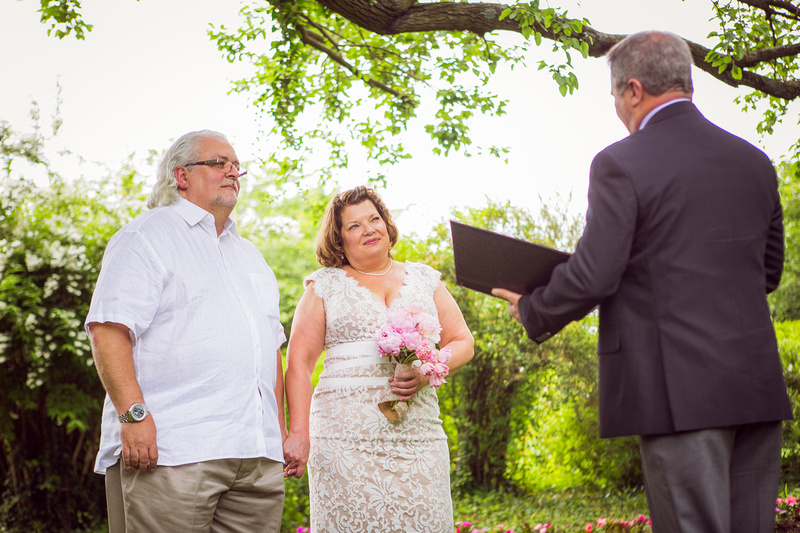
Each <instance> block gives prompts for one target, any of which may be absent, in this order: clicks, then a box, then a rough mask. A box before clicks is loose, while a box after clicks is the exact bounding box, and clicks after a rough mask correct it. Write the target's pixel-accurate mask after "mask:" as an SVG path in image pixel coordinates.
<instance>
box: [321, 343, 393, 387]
mask: <svg viewBox="0 0 800 533" xmlns="http://www.w3.org/2000/svg"><path fill="white" fill-rule="evenodd" d="M351 354H358V355H362V356H363V357H358V358H356V359H348V360H346V361H338V362H335V363H331V364H330V365H328V364H326V365H325V370H324V371H323V372H322V374H320V376H319V383H318V384H317V386H318V387H319V386H322V385H324V386H329V387H369V386H380V385H386V386H388V385H389V381H388V377H386V376H377V377H375V376H365V377H358V376H353V377H344V378H332V377H329V376H330V373H331V372H335V371H337V370H343V369H345V368H356V367H360V366H362V367H363V366H371V365H390V364H392V363H391V361H389V359H388V358H387V357H382V356H381V355H380V354H379V353H378V345H377V344H376V343H375V341H358V342H348V343H345V344H339V345H337V346H334V347H333V348H330V349H329V350H328V352H327V355H326V357H329V356H345V355H351Z"/></svg>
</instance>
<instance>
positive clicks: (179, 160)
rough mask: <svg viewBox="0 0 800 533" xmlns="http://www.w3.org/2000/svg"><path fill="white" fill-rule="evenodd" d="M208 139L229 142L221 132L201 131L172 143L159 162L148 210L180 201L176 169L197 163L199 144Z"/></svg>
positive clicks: (148, 198)
mask: <svg viewBox="0 0 800 533" xmlns="http://www.w3.org/2000/svg"><path fill="white" fill-rule="evenodd" d="M207 137H215V138H217V139H221V140H223V141H225V142H228V138H227V137H225V136H224V135H223V134H221V133H219V132H216V131H212V130H200V131H192V132H189V133H187V134H185V135H183V136H182V137H181V138H180V139H178V140H177V141H175V142H174V143H172V146H170V147H169V149H168V150H167V151H166V153H165V154H164V156H163V157H162V158H161V160H160V161H159V162H158V168H157V170H156V183H155V185H153V190H151V191H150V195H149V196H148V197H147V208H148V209H153V208H156V207H162V206H166V205H172V204H174V203H175V202H177V201H178V200H179V199H180V195H179V194H178V181H177V180H176V179H175V169H176V168H177V167H180V166H183V165H186V164H187V163H193V162H194V161H196V160H197V158H198V157H199V155H200V154H199V152H198V151H197V142H198V141H199V140H200V139H205V138H207Z"/></svg>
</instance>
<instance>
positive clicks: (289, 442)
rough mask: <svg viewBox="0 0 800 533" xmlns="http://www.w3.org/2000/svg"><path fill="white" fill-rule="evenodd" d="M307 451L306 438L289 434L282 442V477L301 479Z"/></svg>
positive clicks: (308, 444)
mask: <svg viewBox="0 0 800 533" xmlns="http://www.w3.org/2000/svg"><path fill="white" fill-rule="evenodd" d="M309 449H310V442H309V439H308V437H299V436H297V435H292V434H289V436H288V437H287V438H286V440H285V441H283V461H284V463H283V477H291V476H294V477H297V478H301V477H303V474H304V473H305V471H306V463H308V452H309Z"/></svg>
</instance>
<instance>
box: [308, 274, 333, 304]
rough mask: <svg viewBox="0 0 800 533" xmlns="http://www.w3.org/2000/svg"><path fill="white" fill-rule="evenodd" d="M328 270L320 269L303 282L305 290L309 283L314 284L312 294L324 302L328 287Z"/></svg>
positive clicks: (329, 278) (329, 277)
mask: <svg viewBox="0 0 800 533" xmlns="http://www.w3.org/2000/svg"><path fill="white" fill-rule="evenodd" d="M329 270H330V269H328V268H320V269H319V270H317V271H316V272H314V273H313V274H311V275H310V276H308V277H307V278H306V279H304V280H303V288H304V289H307V288H308V286H309V285H310V284H311V283H314V294H316V295H317V296H318V297H319V298H320V299H322V300H324V299H325V294H327V292H328V287H329V286H330V280H331V276H330V272H329Z"/></svg>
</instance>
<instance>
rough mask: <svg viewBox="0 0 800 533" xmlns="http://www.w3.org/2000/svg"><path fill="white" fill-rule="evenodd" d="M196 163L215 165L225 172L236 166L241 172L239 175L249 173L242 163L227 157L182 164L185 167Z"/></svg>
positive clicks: (208, 165)
mask: <svg viewBox="0 0 800 533" xmlns="http://www.w3.org/2000/svg"><path fill="white" fill-rule="evenodd" d="M195 165H203V166H206V167H214V168H218V169H220V170H222V171H224V172H230V171H231V169H233V168H235V169H236V172H238V173H239V177H240V178H241V177H242V176H244V175H245V174H247V169H246V168H244V167H243V166H242V165H240V164H239V163H237V162H235V161H228V160H227V159H209V160H208V161H195V162H194V163H187V164H185V165H181V166H184V167H193V166H195Z"/></svg>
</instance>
